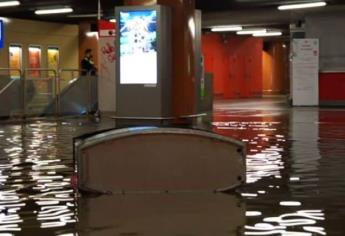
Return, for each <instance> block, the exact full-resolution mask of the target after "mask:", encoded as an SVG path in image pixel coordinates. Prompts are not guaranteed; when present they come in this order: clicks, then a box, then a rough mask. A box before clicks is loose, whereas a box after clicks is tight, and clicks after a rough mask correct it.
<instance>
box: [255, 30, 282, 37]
mask: <svg viewBox="0 0 345 236" xmlns="http://www.w3.org/2000/svg"><path fill="white" fill-rule="evenodd" d="M282 35H283V33H282V32H279V31H272V32H266V33H255V34H253V36H254V37H273V36H282Z"/></svg>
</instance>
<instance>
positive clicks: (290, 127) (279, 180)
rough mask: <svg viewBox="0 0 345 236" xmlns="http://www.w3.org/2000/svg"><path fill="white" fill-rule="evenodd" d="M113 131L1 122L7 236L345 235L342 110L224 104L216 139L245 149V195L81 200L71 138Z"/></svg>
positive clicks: (1, 228) (279, 103) (218, 110)
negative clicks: (235, 141) (228, 140)
mask: <svg viewBox="0 0 345 236" xmlns="http://www.w3.org/2000/svg"><path fill="white" fill-rule="evenodd" d="M113 126H114V124H113V122H112V121H110V120H106V119H105V120H102V122H101V123H99V124H96V123H93V122H91V121H88V120H86V119H68V120H51V119H48V120H36V121H28V122H26V123H23V124H18V123H8V122H7V123H1V124H0V209H1V213H0V235H60V236H73V235H122V236H139V235H150V236H152V235H162V236H163V235H164V236H168V235H174V236H201V235H205V236H206V235H217V236H218V235H284V236H292V235H294V236H314V235H331V236H333V235H345V224H344V222H345V221H344V219H345V170H344V169H345V109H344V110H342V109H338V110H336V109H318V108H293V109H291V108H288V107H287V106H286V104H285V102H284V101H283V100H272V99H270V100H268V99H267V100H266V99H263V100H243V101H218V102H216V104H215V111H214V121H213V124H212V127H213V131H214V132H216V133H219V134H222V135H225V136H229V137H234V138H237V139H239V140H242V141H244V142H246V143H247V149H248V150H247V184H246V185H245V186H243V187H242V188H241V189H239V190H238V191H239V193H238V194H236V193H235V194H229V195H225V194H220V195H212V194H197V195H179V196H171V195H163V196H161V195H144V196H135V195H134V196H133V195H132V196H101V197H87V198H86V197H79V196H77V195H76V193H75V191H74V189H73V187H72V186H71V176H72V174H73V169H74V166H73V149H72V143H73V141H72V139H73V137H76V136H79V135H82V134H85V133H88V132H93V131H96V130H103V129H108V128H112V127H113ZM110 213H113V214H114V215H115V216H114V217H113V218H111V217H110V218H109V214H110ZM124 222H125V223H124ZM128 222H130V223H128ZM124 225H125V226H124ZM115 232H117V233H115Z"/></svg>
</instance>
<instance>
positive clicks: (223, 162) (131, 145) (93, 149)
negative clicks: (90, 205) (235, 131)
mask: <svg viewBox="0 0 345 236" xmlns="http://www.w3.org/2000/svg"><path fill="white" fill-rule="evenodd" d="M74 150H75V152H74V154H75V161H76V167H77V176H78V187H79V189H81V190H85V191H96V192H101V193H124V192H134V193H135V192H166V191H169V192H194V191H226V190H230V189H232V188H235V187H237V186H239V185H240V184H242V183H243V182H244V181H245V148H244V144H243V143H242V142H239V141H236V140H234V139H230V138H226V137H223V136H220V135H217V134H214V133H211V132H205V131H200V130H193V129H180V128H155V127H138V128H127V129H120V130H110V131H106V132H103V133H99V134H95V135H92V136H89V137H86V138H79V139H76V140H75V149H74Z"/></svg>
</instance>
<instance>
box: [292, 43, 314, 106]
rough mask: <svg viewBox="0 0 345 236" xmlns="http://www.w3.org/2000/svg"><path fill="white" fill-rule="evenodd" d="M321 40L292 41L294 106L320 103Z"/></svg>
mask: <svg viewBox="0 0 345 236" xmlns="http://www.w3.org/2000/svg"><path fill="white" fill-rule="evenodd" d="M319 54H320V53H319V40H318V39H294V40H293V42H292V101H293V105H294V106H318V105H319Z"/></svg>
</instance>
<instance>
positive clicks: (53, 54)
mask: <svg viewBox="0 0 345 236" xmlns="http://www.w3.org/2000/svg"><path fill="white" fill-rule="evenodd" d="M47 55H48V69H50V70H55V71H56V72H57V71H58V69H59V60H60V50H59V48H57V47H48V54H47ZM49 76H50V77H53V76H55V73H54V72H52V71H49Z"/></svg>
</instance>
